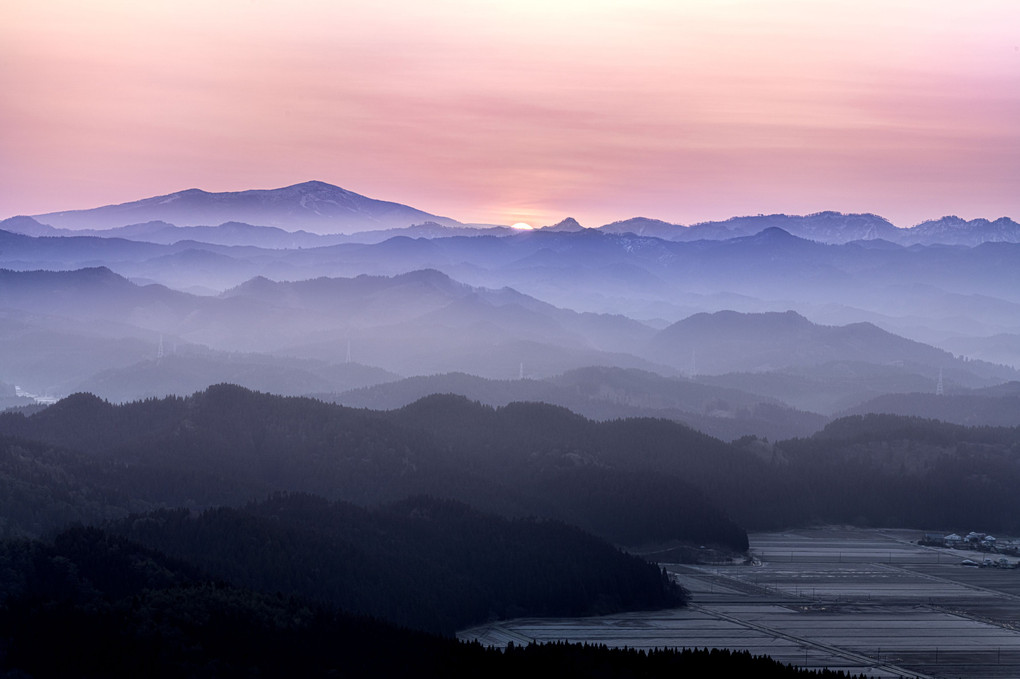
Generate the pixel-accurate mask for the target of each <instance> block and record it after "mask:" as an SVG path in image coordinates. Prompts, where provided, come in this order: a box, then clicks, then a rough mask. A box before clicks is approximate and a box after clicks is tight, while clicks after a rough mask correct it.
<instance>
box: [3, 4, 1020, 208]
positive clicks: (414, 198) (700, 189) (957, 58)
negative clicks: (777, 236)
mask: <svg viewBox="0 0 1020 679" xmlns="http://www.w3.org/2000/svg"><path fill="white" fill-rule="evenodd" d="M308 179H319V180H322V181H326V182H330V183H332V184H337V185H339V186H342V187H344V188H347V189H350V190H352V191H356V192H358V193H361V194H364V195H367V196H371V197H373V198H380V199H384V200H394V201H398V202H402V203H407V204H409V205H413V206H414V207H418V208H420V209H423V210H426V211H429V212H433V213H436V214H441V215H446V216H449V217H453V218H455V219H459V220H461V221H473V222H488V223H512V222H519V221H524V222H528V223H531V224H533V225H541V224H551V223H554V222H557V221H559V220H560V219H562V218H564V217H566V216H573V217H575V218H577V219H578V220H579V221H580V222H581V223H582V224H585V225H586V226H598V225H600V224H604V223H607V222H610V221H614V220H618V219H626V218H628V217H633V216H637V215H642V216H647V217H655V218H659V219H664V220H667V221H671V222H676V223H683V224H691V223H695V222H699V221H704V220H709V219H725V218H727V217H730V216H733V215H741V214H757V213H771V212H786V213H796V214H803V213H809V212H816V211H819V210H829V209H831V210H840V211H843V212H874V213H877V214H881V215H883V216H885V217H887V218H889V219H890V220H892V221H893V223H895V224H897V225H898V226H910V225H913V224H916V223H918V222H920V221H922V220H924V219H931V218H937V217H940V216H942V215H945V214H957V215H959V216H962V217H966V218H975V217H987V218H990V219H994V218H997V217H1000V216H1003V215H1005V216H1009V217H1012V218H1014V219H1018V220H1020V3H1018V2H1016V0H968V2H966V3H964V2H958V1H957V0H945V1H943V0H899V1H897V0H884V1H881V2H880V1H877V0H852V1H850V0H846V1H844V0H703V1H697V2H694V1H687V2H684V1H682V0H663V1H660V0H629V1H624V0H619V1H616V0H587V1H584V2H582V1H573V0H567V1H564V0H559V1H558V0H536V1H534V2H532V1H530V0H529V1H524V2H515V1H513V0H500V1H496V0H471V1H468V0H430V1H429V2H405V1H404V0H397V1H391V2H386V1H385V0H377V1H376V2H373V3H369V2H345V1H330V0H289V1H288V2H283V1H282V0H216V1H215V2H208V1H207V0H202V1H199V0H173V1H165V0H146V1H145V2H138V1H137V0H135V1H133V2H121V1H114V0H91V1H90V2H79V1H78V0H66V1H64V0H57V1H48V0H6V1H5V3H4V5H3V10H2V21H0V218H3V217H8V216H12V215H15V214H37V213H42V212H50V211H57V210H66V209H76V208H88V207H96V206H99V205H104V204H109V203H119V202H125V201H130V200H136V199H139V198H144V197H148V196H152V195H159V194H165V193H171V192H173V191H178V190H181V189H185V188H191V187H197V188H202V189H206V190H209V191H233V190H242V189H248V188H275V187H279V186H285V185H288V184H294V183H297V182H301V181H305V180H308Z"/></svg>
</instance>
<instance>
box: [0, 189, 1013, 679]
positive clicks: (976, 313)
mask: <svg viewBox="0 0 1020 679" xmlns="http://www.w3.org/2000/svg"><path fill="white" fill-rule="evenodd" d="M1018 368H1020V225H1018V224H1016V223H1015V222H1012V221H1011V220H1008V219H1006V218H1002V219H999V220H995V221H989V220H973V221H969V222H968V221H964V220H962V219H959V218H954V217H946V218H943V219H940V220H934V221H931V222H925V223H923V224H920V225H918V226H915V227H912V228H910V229H903V228H897V227H895V226H893V225H892V224H891V223H889V222H888V221H886V220H884V219H882V218H881V217H878V216H876V215H869V214H858V215H846V214H840V213H835V212H823V213H818V214H814V215H807V216H788V215H767V216H766V215H761V216H757V217H738V218H733V219H730V220H727V221H724V222H711V223H704V224H696V225H691V226H681V225H676V224H669V223H666V222H662V221H658V220H653V219H645V218H635V219H631V220H627V221H623V222H616V223H613V224H607V225H604V226H601V227H598V228H585V227H582V226H581V225H580V224H578V223H577V222H576V221H574V220H572V219H567V220H564V221H563V222H560V223H559V224H556V225H552V226H549V227H546V228H541V229H534V230H515V229H511V228H508V227H496V226H487V225H476V224H465V223H460V222H457V221H455V220H453V219H450V218H443V217H437V216H435V215H430V214H428V213H425V212H423V211H420V210H417V209H415V208H411V207H408V206H405V205H400V204H396V203H386V202H383V201H375V200H372V199H368V198H365V197H364V196H359V195H358V194H355V193H352V192H350V191H346V190H344V189H340V188H338V187H335V186H331V185H329V184H325V183H322V182H307V183H305V184H298V185H295V186H291V187H286V188H284V189H277V190H273V191H246V192H239V193H227V194H209V193H206V192H203V191H198V190H191V191H185V192H181V193H179V194H171V195H170V196H160V197H156V198H150V199H145V200H141V201H136V202H134V203H127V204H122V205H113V206H106V207H103V208H96V209H94V210H79V211H72V212H64V213H52V214H46V215H36V216H34V217H30V216H19V217H12V218H10V219H7V220H5V221H2V222H0V539H2V542H0V668H2V672H3V673H4V675H5V676H12V677H14V676H19V677H20V676H40V677H42V676H97V677H98V676H203V677H205V676H210V677H212V676H253V675H255V674H258V675H271V676H275V675H283V674H287V675H291V676H304V675H308V676H320V675H323V676H325V675H328V676H366V677H367V676H391V675H393V676H405V675H406V676H410V675H415V676H423V677H426V676H436V677H440V676H442V677H452V676H479V675H482V674H484V675H485V676H508V677H509V676H520V675H521V674H522V673H524V672H539V671H541V672H546V673H549V672H551V673H557V672H563V673H569V674H572V675H577V676H606V677H633V676H645V677H652V676H655V677H658V676H677V675H678V674H686V675H687V676H701V675H706V674H712V675H717V674H718V675H723V674H724V673H727V672H728V671H730V672H732V673H733V674H734V675H736V676H833V677H835V676H882V677H886V676H889V677H891V676H900V675H901V674H902V675H904V676H961V673H962V674H964V675H966V676H976V677H984V676H987V677H994V676H1015V673H1016V672H1018V671H1020V633H1018V632H1017V631H1016V624H1017V621H1018V620H1020V603H1018V601H1020V599H1017V598H1016V597H1018V596H1020V587H1014V585H1013V584H1012V582H1013V581H1016V582H1017V583H1018V584H1020V575H1018V574H1017V573H1018V572H1020V571H1016V570H1012V569H1005V568H1000V569H997V570H996V572H995V574H994V575H990V573H991V570H986V569H978V568H975V569H972V570H967V572H966V574H965V575H960V573H962V572H963V571H962V570H961V569H965V568H966V567H965V566H961V565H960V562H961V561H962V560H963V559H964V558H965V557H967V556H968V555H967V554H964V553H962V552H960V551H954V550H944V549H941V547H939V548H936V547H932V546H925V545H917V544H916V542H917V540H918V539H921V538H922V537H924V536H925V535H926V534H927V535H928V536H929V537H930V536H932V535H935V536H948V535H950V534H952V533H959V534H960V535H966V534H967V533H969V532H971V531H980V532H981V533H983V534H985V535H986V536H988V535H993V536H997V537H998V541H996V540H995V539H993V540H991V541H990V542H987V541H986V542H987V544H986V545H985V546H984V547H983V548H982V552H983V553H980V554H979V553H978V552H976V551H975V554H974V555H971V556H972V558H974V559H976V560H977V561H976V562H977V563H983V561H982V560H983V559H985V557H988V559H989V560H990V561H989V564H988V565H989V567H991V566H992V565H993V564H992V563H991V562H993V561H995V562H997V560H999V559H1000V557H1001V558H1003V559H1005V563H1004V564H999V565H1010V566H1015V564H1016V561H1017V554H1016V553H1015V551H1014V552H1010V551H1009V549H1010V547H1009V544H1010V543H1011V540H1010V536H1020V492H1018V489H1020V371H1018ZM821 526H827V527H830V528H826V529H824V530H830V531H835V532H834V533H831V534H830V533H825V534H824V536H822V537H819V536H820V535H821V533H818V532H816V531H821V530H822V529H819V528H818V527H821ZM832 526H839V527H841V528H838V529H832V528H831V527H832ZM861 531H874V532H869V533H862V532H861ZM832 535H835V536H836V537H832ZM862 535H865V536H866V537H862ZM805 536H807V537H805ZM875 536H879V537H875ZM939 539H942V538H941V537H940V538H939ZM805 541H806V542H805ZM805 545H806V546H805ZM876 545H877V546H876ZM996 545H997V546H996ZM975 549H977V548H976V547H975ZM819 550H820V551H819ZM933 550H936V551H933ZM844 552H845V556H846V561H844ZM819 554H822V556H821V557H819V556H818V555H819ZM837 554H838V555H839V556H838V559H837V558H836V557H835V556H834V555H837ZM885 554H888V559H886V560H884V558H885V557H884V555H885ZM894 554H895V555H898V556H894ZM787 556H788V558H787ZM818 564H823V565H824V568H822V567H821V566H818ZM975 574H977V575H975ZM893 581H895V582H893ZM770 582H771V585H770V584H769V583H770ZM763 583H764V584H763ZM808 583H810V584H808ZM834 583H836V584H834ZM843 583H852V585H850V589H851V590H853V591H852V592H851V593H850V594H848V591H850V590H844V589H840V587H841V586H842V584H843ZM875 583H878V584H875ZM896 583H905V584H903V586H904V587H906V588H907V589H906V590H904V591H908V590H909V592H910V593H909V594H902V593H901V592H900V590H897V593H896V594H895V595H887V596H885V598H884V599H883V595H880V594H878V593H877V592H879V591H880V590H881V587H882V586H884V585H885V584H889V585H890V586H892V584H896ZM926 583H928V584H930V583H940V585H939V586H944V587H945V588H946V589H945V592H947V593H946V594H945V596H944V597H943V598H942V599H939V598H938V596H939V595H936V594H933V593H932V591H933V590H928V589H925V588H926V587H927V584H926ZM837 584H838V585H839V586H837ZM854 587H856V588H857V589H853V588H854ZM932 587H934V585H932ZM808 588H811V590H812V595H811V597H810V598H808V597H807V594H806V592H807V589H808ZM865 589H868V590H869V591H874V592H876V595H875V599H876V600H881V605H882V606H891V607H892V608H883V609H882V611H881V615H879V614H878V613H876V611H877V610H878V609H877V608H874V606H878V602H877V601H875V600H872V598H871V596H870V594H868V595H865V594H863V593H862V592H864V590H865ZM816 590H817V592H816ZM1014 590H1015V591H1014ZM791 592H792V593H791ZM819 592H821V593H820V594H819ZM986 596H987V601H986V600H985V599H982V597H986ZM840 597H844V598H842V599H841V598H840ZM845 597H852V598H851V599H848V598H845ZM936 599H937V600H936ZM993 600H994V606H993V605H992V604H991V603H989V602H991V601H993ZM975 601H976V602H977V603H975ZM890 602H892V603H890ZM986 604H987V605H986ZM837 607H838V609H839V614H840V615H846V616H847V617H846V619H845V621H844V619H843V618H840V619H839V620H838V621H836V622H834V623H831V624H832V625H833V629H836V630H844V631H843V632H838V633H837V632H833V633H832V636H830V637H826V638H825V639H824V640H823V641H818V640H814V641H811V642H810V643H808V642H805V641H803V640H804V639H806V638H807V637H806V636H802V635H803V634H805V633H804V632H803V631H798V629H800V628H798V626H797V624H790V621H798V620H802V619H803V618H797V617H796V616H814V617H813V618H811V619H812V620H816V621H818V620H822V619H823V618H824V619H826V620H829V618H826V617H825V616H829V615H831V614H833V613H834V611H835V609H836V608H837ZM920 607H926V608H925V615H928V614H929V613H930V617H925V618H923V619H921V618H917V619H916V620H920V622H916V621H915V622H913V623H911V624H912V625H913V627H915V628H917V629H921V630H925V629H928V626H930V627H931V628H932V629H934V628H936V627H938V626H939V625H943V624H946V625H949V624H950V623H949V622H947V620H948V619H949V617H951V616H952V615H957V616H958V617H960V618H961V619H962V618H966V619H967V620H969V621H971V622H973V625H971V624H970V623H967V625H968V626H966V630H965V632H966V634H971V633H973V634H974V635H975V638H976V639H977V638H983V637H981V635H982V634H986V633H987V634H992V632H993V631H994V634H995V635H999V636H995V637H994V639H995V640H994V641H991V640H984V641H977V642H975V644H978V645H981V644H983V645H982V646H981V648H982V649H983V650H982V653H983V654H984V655H980V658H979V659H978V660H976V661H974V660H973V658H969V656H968V658H969V659H967V660H966V662H967V663H970V664H966V665H963V664H956V665H954V664H953V663H952V662H947V661H946V658H947V657H949V656H947V655H945V654H944V655H943V656H942V658H941V661H942V662H939V659H938V658H935V659H934V660H933V659H932V658H931V657H929V656H930V653H929V651H930V650H932V649H934V648H935V646H937V644H935V643H934V642H933V643H932V644H931V649H929V648H928V644H927V641H926V638H925V636H924V634H923V633H922V634H919V635H917V637H916V638H912V639H911V641H910V642H909V644H912V645H911V646H910V648H909V649H908V650H905V651H904V652H903V653H902V654H901V655H899V656H896V657H895V658H893V657H892V656H891V655H889V652H888V651H889V649H888V648H887V653H886V657H885V658H884V659H883V658H882V657H881V650H880V649H879V653H878V655H877V656H875V655H873V650H872V646H875V647H876V648H877V645H879V644H877V642H874V641H873V640H872V639H871V638H870V637H869V639H867V640H862V638H863V636H867V634H871V632H868V630H870V629H872V628H871V627H869V625H872V624H873V621H874V620H878V619H879V618H881V619H882V620H883V621H884V623H883V624H885V623H888V621H889V620H890V619H895V620H897V621H902V620H907V619H908V618H899V617H896V616H898V615H900V614H901V613H902V615H904V616H906V615H908V613H909V615H914V614H916V613H917V610H916V609H919V608H920ZM894 608H895V611H893V609H894ZM595 616H599V617H595ZM641 616H648V617H641ZM756 616H757V617H756ZM770 616H771V617H770ZM869 616H870V617H869ZM883 616H885V617H883ZM889 616H892V618H890V617H889ZM580 618H585V619H589V618H590V619H591V620H592V621H593V622H591V623H590V625H589V624H588V623H581V627H577V626H576V625H577V623H576V620H577V619H580ZM567 619H570V620H571V621H574V622H571V623H569V624H567V623H566V622H563V621H565V620H567ZM909 620H912V621H913V620H915V618H909ZM557 621H559V622H557ZM610 621H612V622H610ZM621 621H622V622H621ZM635 621H638V622H635ZM664 621H665V622H664ZM784 621H785V622H784ZM875 624H877V623H875ZM890 624H891V623H890ZM904 624H906V623H904ZM628 625H632V626H633V627H634V628H638V627H641V628H643V629H645V630H646V631H647V630H648V629H655V630H658V629H660V627H661V629H668V630H670V631H669V633H668V634H667V633H662V634H658V633H657V634H658V636H656V635H652V636H651V638H652V639H654V640H655V641H654V642H648V644H647V645H646V646H640V650H637V649H638V648H639V645H636V644H634V643H630V644H628V643H626V640H627V639H630V638H632V637H627V636H626V634H624V636H622V637H620V636H612V635H608V633H607V632H606V629H607V628H608V627H612V628H613V630H615V631H617V632H619V631H620V629H625V628H628ZM713 626H716V627H718V628H719V629H721V628H722V627H723V626H725V627H727V629H728V630H730V631H731V632H732V634H731V632H729V631H728V632H727V634H730V636H729V637H727V639H728V641H726V642H725V643H722V642H720V643H708V642H704V643H703V642H699V639H702V640H704V639H707V637H704V636H699V634H700V632H699V630H701V631H704V630H705V629H708V628H713V629H715V627H713ZM579 629H580V630H582V631H580V632H579V631H578V630H579ZM953 629H956V628H953ZM961 629H963V628H961ZM465 630H474V632H472V633H471V634H467V635H465V634H464V631H465ZM479 630H481V631H479ZM847 630H853V631H847ZM458 633H459V634H460V636H461V639H462V640H458ZM962 633H964V632H961V634H962ZM745 634H747V635H750V636H748V637H747V638H748V639H751V637H754V642H753V643H752V642H751V641H748V642H747V643H746V644H744V643H743V642H742V641H741V639H743V638H744V636H742V635H745ZM881 634H882V633H879V632H875V633H874V635H878V636H881ZM954 634H956V633H955V632H954ZM486 635H488V636H486ZM586 635H588V636H586ZM770 635H771V637H770ZM840 635H844V636H840ZM855 635H857V636H855ZM633 638H634V639H636V638H637V637H633ZM767 638H772V639H774V640H780V639H781V641H777V642H776V643H777V644H779V645H780V646H782V648H779V646H776V648H774V649H772V647H770V643H772V642H768V641H767ZM876 638H877V637H876ZM486 639H489V641H492V640H493V639H496V640H497V641H498V643H497V644H496V646H492V645H489V644H487V643H484V642H485V641H486ZM620 639H624V643H620ZM988 639H993V637H988ZM515 640H516V641H515ZM534 640H539V641H544V642H546V643H531V642H532V641H534ZM607 640H611V641H607ZM568 641H569V642H570V643H567V642H568ZM584 642H588V643H587V644H586V643H584ZM802 642H803V644H806V645H799V644H802ZM942 643H943V644H946V643H948V642H942ZM993 644H994V645H996V646H995V647H996V648H1000V649H1001V648H1003V647H1007V648H1009V649H1012V647H1013V645H1015V646H1016V648H1015V649H1012V650H1011V651H1010V653H1012V655H1010V654H1007V655H1006V656H1005V657H1004V656H1003V654H1002V652H1001V651H1000V652H999V653H998V654H997V655H995V656H994V661H993V660H992V658H993V655H992V652H991V649H992V645H993ZM55 645H56V646H58V647H59V648H60V649H61V650H60V652H59V653H54V652H53V649H54V646H55ZM714 646H718V647H714ZM623 647H628V648H623ZM806 648H810V650H811V653H810V654H809V653H808V651H807V650H805V651H804V653H803V655H804V659H803V661H802V660H801V650H802V649H806ZM944 648H945V647H944ZM958 650H959V653H960V654H961V655H960V656H959V657H960V658H962V657H963V655H962V654H965V651H966V649H963V648H961V649H958ZM770 651H771V652H770ZM946 652H947V651H944V653H946ZM912 654H913V655H912ZM770 655H771V656H774V657H769V656H770ZM809 655H810V658H809ZM963 662H964V660H960V663H963ZM964 668H965V669H964ZM727 676H728V675H727Z"/></svg>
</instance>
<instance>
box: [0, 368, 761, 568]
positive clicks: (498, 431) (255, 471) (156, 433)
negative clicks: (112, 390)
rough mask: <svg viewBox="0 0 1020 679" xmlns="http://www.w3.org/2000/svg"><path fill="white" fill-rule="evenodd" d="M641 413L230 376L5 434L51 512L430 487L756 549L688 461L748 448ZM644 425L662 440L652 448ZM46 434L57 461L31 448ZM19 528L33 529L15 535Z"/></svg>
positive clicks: (16, 426)
mask: <svg viewBox="0 0 1020 679" xmlns="http://www.w3.org/2000/svg"><path fill="white" fill-rule="evenodd" d="M633 422H635V423H640V422H647V423H648V424H647V425H641V424H629V425H628V424H626V423H603V424H599V423H594V422H591V421H589V420H585V419H584V418H581V417H579V416H576V415H573V414H572V413H570V412H569V411H566V410H564V409H561V408H555V407H552V406H545V405H537V404H515V405H511V406H507V407H506V408H502V409H498V410H497V409H493V408H489V407H486V406H481V405H479V404H476V403H471V402H469V401H467V400H466V399H463V398H458V397H443V396H435V397H430V398H427V399H423V400H422V401H420V402H418V403H417V404H414V405H412V406H409V407H408V408H405V409H403V410H400V411H395V412H391V413H379V412H373V411H364V410H354V409H350V408H344V407H341V406H336V405H332V404H326V403H322V402H320V401H315V400H312V399H303V398H284V397H279V396H271V395H267V394H260V393H256V392H251V391H248V390H246V389H242V388H239V387H233V386H229V385H220V386H216V387H210V388H209V389H207V390H206V391H204V392H199V393H197V394H195V395H193V396H191V397H188V398H176V397H170V398H165V399H159V400H148V401H141V402H136V403H131V404H127V405H122V406H114V405H110V404H108V403H106V402H104V401H101V400H99V399H97V398H95V397H93V396H89V395H86V394H77V395H74V396H71V397H68V398H67V399H64V400H63V401H61V402H59V403H57V404H55V405H54V406H51V407H50V408H47V409H46V410H44V411H42V412H40V413H37V414H36V415H33V416H32V417H28V418H26V417H23V416H21V415H13V414H6V415H2V416H0V434H7V435H10V436H14V437H18V439H19V440H18V441H15V440H11V441H9V442H8V444H7V449H6V450H7V452H6V457H3V458H0V464H2V466H0V469H6V470H7V471H6V472H5V474H6V476H7V479H8V480H7V483H8V485H9V487H10V488H12V489H13V490H14V491H16V492H17V493H20V494H21V496H22V497H23V498H24V501H25V502H30V503H31V502H36V503H37V504H38V505H39V507H38V509H39V510H40V511H43V512H46V511H50V510H49V509H48V507H49V506H51V505H53V504H59V503H51V502H48V501H43V500H42V499H41V498H46V497H47V496H49V499H56V498H57V497H58V495H59V497H60V498H64V497H71V498H74V497H92V496H93V495H95V494H96V493H98V492H100V491H101V492H102V493H104V494H105V495H108V496H110V497H111V498H116V503H117V505H118V506H119V507H130V508H132V509H145V508H146V507H150V508H155V507H159V506H197V507H203V506H216V505H224V504H227V505H238V504H243V503H244V502H247V501H248V500H250V499H252V498H257V497H263V496H265V495H267V494H268V493H271V492H273V491H302V492H309V493H315V494H319V495H322V496H323V497H326V498H330V499H344V500H348V501H352V502H357V503H362V504H372V503H378V502H388V501H395V500H400V499H402V498H405V497H408V496H411V495H418V494H431V495H434V496H437V497H446V498H453V499H457V500H460V501H463V502H467V503H468V504H470V505H472V506H475V507H478V508H480V509H484V510H488V511H494V512H497V513H500V514H504V515H509V516H539V517H546V518H555V519H559V520H562V521H565V522H567V523H571V524H574V525H577V526H579V527H581V528H583V529H585V530H588V531H590V532H593V533H595V534H596V535H599V536H602V537H604V538H606V539H608V540H610V541H613V542H616V543H617V544H626V545H634V544H639V543H645V542H652V541H669V540H680V541H684V542H694V543H697V544H719V545H722V546H725V547H726V548H728V549H733V550H738V551H742V550H744V549H746V547H747V537H746V533H745V532H744V531H743V530H742V529H741V528H739V527H738V526H737V525H736V524H734V523H733V522H732V521H731V520H730V519H728V518H727V517H726V516H725V514H724V513H723V512H722V511H720V509H719V508H718V506H717V505H716V504H715V503H713V502H712V501H710V500H709V499H707V498H706V496H705V494H704V493H703V492H701V491H700V490H698V488H697V487H696V486H695V485H694V484H692V483H690V482H689V481H688V479H687V473H686V470H687V469H688V467H690V468H691V470H692V471H697V473H698V474H699V475H700V477H702V478H703V477H706V476H709V477H711V476H713V475H717V474H718V473H725V468H726V467H727V466H728V465H729V466H736V465H740V464H741V461H742V460H745V461H746V459H747V458H748V455H747V454H746V453H743V452H740V451H736V450H734V449H733V448H731V447H729V446H727V445H726V444H724V443H722V442H720V441H717V440H715V439H712V438H710V437H707V436H705V435H703V434H699V433H697V432H695V431H693V430H691V429H688V428H687V427H684V426H682V425H678V424H675V423H670V422H665V421H654V420H648V421H640V420H636V421H633ZM632 429H633V430H634V431H633V432H631V431H630V430H632ZM640 432H647V433H646V434H641V433H640ZM642 436H644V437H645V438H646V439H647V438H654V439H657V440H658V444H657V445H656V446H655V447H654V448H652V449H649V450H647V451H644V450H640V449H638V448H636V447H635V445H637V442H640V441H642ZM26 439H27V440H29V441H32V442H34V443H28V442H24V441H25V440H26ZM19 441H21V442H19ZM40 444H45V445H44V448H45V450H46V451H47V452H46V454H47V455H48V456H49V458H50V459H52V460H53V461H52V463H48V464H46V465H40V464H38V463H37V462H36V460H37V456H36V455H27V456H26V455H25V454H22V453H19V452H18V450H20V449H28V448H32V449H33V450H34V449H36V448H38V447H39V445H40ZM33 446H34V447H35V448H33ZM46 446H49V447H48V448H47V447H46ZM53 446H57V447H59V449H60V450H59V451H53V450H51V448H52V447H53ZM727 461H728V462H727ZM26 488H27V489H28V490H26ZM101 508H102V506H101V505H97V504H95V503H92V504H89V505H88V506H87V508H86V509H83V510H82V512H83V514H82V516H80V518H81V519H83V520H95V519H96V518H97V517H96V516H95V515H92V514H90V513H89V512H90V511H95V510H98V509H101ZM103 516H105V515H103ZM61 518H62V519H64V518H66V517H65V516H61ZM19 528H20V529H22V531H23V532H29V533H31V530H29V529H28V528H27V527H25V526H9V527H8V532H9V533H16V532H17V529H19Z"/></svg>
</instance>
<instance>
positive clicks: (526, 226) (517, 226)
mask: <svg viewBox="0 0 1020 679" xmlns="http://www.w3.org/2000/svg"><path fill="white" fill-rule="evenodd" d="M510 228H511V229H517V230H519V231H532V230H534V228H535V227H533V226H532V225H531V224H525V223H524V222H517V223H516V224H511V225H510Z"/></svg>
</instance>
